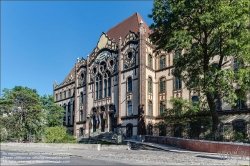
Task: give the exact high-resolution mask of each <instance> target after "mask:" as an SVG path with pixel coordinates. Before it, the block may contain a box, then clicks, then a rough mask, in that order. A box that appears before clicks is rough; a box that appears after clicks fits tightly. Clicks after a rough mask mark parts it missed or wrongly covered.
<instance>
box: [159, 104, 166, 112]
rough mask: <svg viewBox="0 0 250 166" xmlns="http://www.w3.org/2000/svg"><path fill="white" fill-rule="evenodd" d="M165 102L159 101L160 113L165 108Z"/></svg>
mask: <svg viewBox="0 0 250 166" xmlns="http://www.w3.org/2000/svg"><path fill="white" fill-rule="evenodd" d="M165 107H166V106H165V103H164V102H160V114H162V113H163V112H164V110H165Z"/></svg>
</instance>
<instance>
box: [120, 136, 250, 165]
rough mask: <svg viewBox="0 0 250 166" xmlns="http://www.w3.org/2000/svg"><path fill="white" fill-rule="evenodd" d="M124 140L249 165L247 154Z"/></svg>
mask: <svg viewBox="0 0 250 166" xmlns="http://www.w3.org/2000/svg"><path fill="white" fill-rule="evenodd" d="M124 141H125V142H128V144H130V143H136V144H142V145H147V146H150V147H154V148H157V149H161V150H165V151H169V152H175V153H192V154H197V157H202V158H211V159H220V160H230V161H232V163H237V165H238V164H239V165H250V157H249V156H239V155H234V154H220V153H207V152H199V151H191V150H187V149H181V148H178V147H174V146H168V145H162V144H156V143H150V142H141V141H136V140H133V139H127V140H124Z"/></svg>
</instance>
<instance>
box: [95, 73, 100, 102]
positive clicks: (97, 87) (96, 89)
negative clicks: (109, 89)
mask: <svg viewBox="0 0 250 166" xmlns="http://www.w3.org/2000/svg"><path fill="white" fill-rule="evenodd" d="M95 92H96V96H95V97H96V99H101V98H102V76H101V74H98V76H97V77H96V82H95Z"/></svg>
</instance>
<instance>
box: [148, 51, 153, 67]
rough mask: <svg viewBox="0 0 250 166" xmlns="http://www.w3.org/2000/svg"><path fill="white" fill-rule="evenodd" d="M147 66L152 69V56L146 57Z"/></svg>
mask: <svg viewBox="0 0 250 166" xmlns="http://www.w3.org/2000/svg"><path fill="white" fill-rule="evenodd" d="M148 66H149V67H153V65H152V55H150V54H149V55H148Z"/></svg>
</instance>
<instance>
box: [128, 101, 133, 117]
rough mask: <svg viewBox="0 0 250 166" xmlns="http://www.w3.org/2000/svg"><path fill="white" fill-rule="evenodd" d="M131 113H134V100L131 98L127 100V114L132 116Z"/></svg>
mask: <svg viewBox="0 0 250 166" xmlns="http://www.w3.org/2000/svg"><path fill="white" fill-rule="evenodd" d="M130 111H131V112H130ZM130 113H131V114H130ZM131 115H133V102H132V101H131V100H129V101H128V102H127V116H131Z"/></svg>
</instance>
